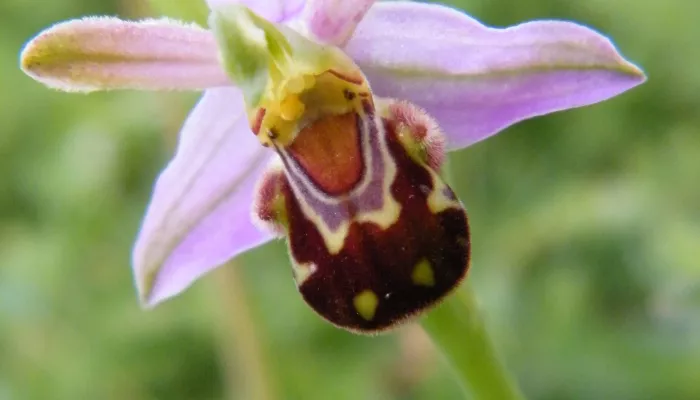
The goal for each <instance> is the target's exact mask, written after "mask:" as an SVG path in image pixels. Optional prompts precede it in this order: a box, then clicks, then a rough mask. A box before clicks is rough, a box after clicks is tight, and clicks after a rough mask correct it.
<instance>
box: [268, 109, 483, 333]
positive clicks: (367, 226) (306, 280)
mask: <svg viewBox="0 0 700 400" xmlns="http://www.w3.org/2000/svg"><path fill="white" fill-rule="evenodd" d="M346 98H348V101H359V102H360V104H361V105H362V106H361V107H358V109H357V112H353V113H350V114H342V115H331V116H327V117H323V118H319V119H318V120H316V121H314V122H312V123H311V124H309V125H307V126H306V127H305V128H304V129H303V130H302V131H300V133H299V135H298V136H297V138H296V139H295V141H294V142H293V143H292V144H291V145H290V146H287V147H284V148H277V151H278V153H279V154H280V158H281V160H282V163H283V167H284V168H283V169H279V168H278V169H276V170H274V171H271V172H270V173H269V174H268V175H267V176H266V177H265V179H264V181H263V183H262V185H261V192H260V193H259V195H258V204H257V213H258V216H259V217H260V219H262V220H263V221H266V222H270V223H273V224H277V225H278V227H280V228H281V229H282V230H284V231H286V233H287V236H288V243H289V250H290V255H291V258H292V261H293V266H294V276H295V279H296V281H297V284H298V288H299V291H300V292H301V294H302V296H303V297H304V300H305V301H306V302H307V303H308V304H309V305H310V306H311V307H312V308H313V309H314V310H315V311H316V312H317V313H319V314H320V315H321V316H322V317H324V318H325V319H327V320H328V321H330V322H331V323H333V324H335V325H337V326H339V327H342V328H345V329H348V330H351V331H355V332H361V333H373V332H378V331H382V330H385V329H388V328H391V327H393V326H395V325H397V324H398V323H401V322H403V321H406V320H407V319H408V318H409V317H411V316H414V315H417V314H419V313H420V312H421V311H424V310H426V309H427V308H429V307H431V306H433V305H435V304H436V303H437V302H438V301H439V300H440V299H442V298H443V297H444V296H445V295H447V294H448V293H449V292H450V291H451V290H453V289H454V288H456V287H457V285H458V284H459V282H460V281H461V280H462V279H463V278H464V276H465V274H466V272H467V269H468V265H469V256H470V242H469V227H468V222H467V215H466V213H465V211H464V208H463V207H462V205H461V203H460V202H459V200H457V199H456V197H455V195H454V193H453V192H452V190H451V189H450V188H449V186H447V185H446V184H445V183H444V181H443V180H442V179H441V178H440V176H439V174H438V173H437V172H436V171H435V169H434V168H439V165H437V164H439V161H441V160H442V154H439V153H440V152H442V137H441V136H440V133H439V132H438V131H437V128H436V127H435V126H434V125H431V123H428V122H430V121H428V119H429V117H427V116H425V115H424V114H422V113H421V111H420V110H418V109H417V108H415V107H414V106H412V105H410V104H408V103H397V102H393V103H390V104H388V105H387V106H385V107H384V108H382V109H381V110H382V115H381V116H378V115H375V109H374V106H373V104H371V103H369V102H368V101H367V100H363V98H366V97H365V96H346ZM356 99H357V100H356ZM426 121H428V122H426ZM436 160H439V161H436Z"/></svg>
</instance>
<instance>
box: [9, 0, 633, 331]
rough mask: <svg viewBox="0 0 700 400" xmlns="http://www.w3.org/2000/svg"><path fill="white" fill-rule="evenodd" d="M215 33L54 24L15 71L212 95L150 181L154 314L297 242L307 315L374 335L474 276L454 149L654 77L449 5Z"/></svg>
mask: <svg viewBox="0 0 700 400" xmlns="http://www.w3.org/2000/svg"><path fill="white" fill-rule="evenodd" d="M209 6H210V8H211V10H212V13H211V16H210V20H209V29H203V28H201V27H199V26H195V25H191V24H185V23H182V22H178V21H173V20H169V19H152V20H144V21H124V20H120V19H117V18H112V17H88V18H83V19H76V20H71V21H66V22H62V23H59V24H56V25H54V26H52V27H50V28H48V29H46V30H45V31H43V32H41V33H39V34H38V35H37V36H36V37H35V38H33V39H32V40H31V41H30V42H29V43H28V44H27V45H26V46H25V48H24V50H23V52H22V54H21V67H22V68H23V70H24V71H25V72H26V73H27V74H28V75H29V76H31V77H32V78H34V79H36V80H37V81H39V82H42V83H44V84H45V85H47V86H49V87H52V88H56V89H60V90H65V91H82V92H87V91H94V90H109V89H144V90H173V89H179V90H203V91H204V94H203V96H202V98H201V99H200V101H199V102H198V104H197V105H196V107H195V108H194V109H193V110H192V112H191V113H190V115H189V117H188V118H187V120H186V122H185V123H184V126H183V128H182V130H181V132H180V136H179V142H178V146H177V149H176V151H175V155H174V157H173V159H172V160H171V161H170V163H169V164H168V165H167V167H166V168H165V169H164V170H163V172H162V173H161V174H160V176H159V177H158V179H157V181H156V183H155V187H154V190H153V195H152V199H151V202H150V204H149V206H148V210H147V212H146V215H145V217H144V220H143V224H142V227H141V230H140V233H139V235H138V238H137V240H136V244H135V247H134V250H133V259H132V262H133V270H134V276H135V281H136V286H137V289H138V292H139V295H140V299H141V301H142V303H143V304H144V305H146V306H153V305H155V304H157V303H159V302H161V301H163V300H165V299H167V298H169V297H172V296H174V295H177V294H178V293H180V292H181V291H183V290H184V289H185V288H187V287H188V286H190V285H191V284H192V283H193V282H194V281H195V280H197V279H198V278H199V277H201V276H202V275H204V274H206V273H207V272H208V271H210V270H212V269H213V268H216V267H217V266H220V265H222V264H223V263H225V262H226V261H227V260H229V259H231V258H232V257H235V256H236V255H238V254H240V253H243V252H245V251H247V250H249V249H252V248H255V247H257V246H260V245H262V244H263V243H266V242H268V241H269V240H271V239H272V238H274V237H279V236H285V237H286V238H287V243H288V247H289V253H290V259H291V261H292V266H293V274H294V278H295V280H296V282H297V286H298V288H299V291H300V292H301V294H302V296H303V297H304V299H305V301H306V302H307V303H308V304H309V305H310V306H311V307H312V308H313V309H314V310H315V311H316V312H318V313H319V314H320V315H321V316H323V317H324V318H326V319H327V320H329V321H330V322H331V323H333V324H335V325H337V326H340V327H343V328H346V329H349V330H352V331H357V332H376V331H380V330H383V329H386V328H389V327H392V326H394V325H395V324H397V323H398V322H401V321H404V320H406V319H407V318H408V317H410V316H412V315H416V314H418V313H419V312H421V311H422V310H425V309H426V308H428V307H430V306H431V305H433V304H435V303H436V302H438V301H439V300H440V299H442V298H443V297H444V296H445V295H446V294H447V293H449V292H450V291H451V290H452V289H454V288H455V287H456V286H457V285H458V284H459V282H460V281H461V280H462V279H463V277H464V276H465V274H466V272H467V269H468V265H469V250H470V238H469V228H468V223H467V217H466V213H465V211H464V208H463V206H462V203H461V202H460V201H459V200H458V199H457V198H456V196H455V194H454V193H453V192H452V190H451V189H450V187H449V186H448V185H447V184H446V183H445V182H444V180H443V179H442V177H441V175H440V167H441V164H442V161H443V159H444V156H445V152H446V151H453V150H458V149H462V148H464V147H467V146H469V145H471V144H473V143H476V142H478V141H480V140H483V139H485V138H487V137H489V136H491V135H494V134H495V133H497V132H499V131H501V130H503V129H504V128H506V127H508V126H510V125H512V124H514V123H516V122H518V121H521V120H524V119H527V118H531V117H535V116H539V115H543V114H547V113H551V112H555V111H560V110H565V109H570V108H574V107H581V106H586V105H590V104H593V103H596V102H600V101H603V100H606V99H608V98H611V97H613V96H616V95H618V94H620V93H622V92H624V91H626V90H628V89H630V88H632V87H634V86H636V85H638V84H640V83H642V82H643V81H644V79H645V77H644V74H643V73H642V72H641V71H640V69H639V68H637V67H636V66H634V65H633V64H631V63H630V62H628V61H626V60H625V59H624V58H623V57H622V56H621V55H620V54H619V53H618V51H617V50H616V49H615V47H614V45H613V44H612V43H611V42H610V40H608V39H607V38H606V37H604V36H602V35H601V34H599V33H597V32H595V31H593V30H591V29H589V28H587V27H584V26H581V25H578V24H575V23H572V22H564V21H535V22H527V23H523V24H519V25H516V26H513V27H508V28H493V27H488V26H485V25H483V24H481V23H480V22H478V21H476V20H475V19H473V18H471V17H469V16H467V15H465V14H463V13H461V12H459V11H457V10H454V9H451V8H448V7H446V6H442V5H437V4H421V3H413V2H402V1H398V2H386V3H384V2H374V1H372V0H357V1H340V0H308V1H302V0H287V1H278V0H262V1H261V0H255V1H253V0H247V1H240V2H236V1H232V0H218V1H214V0H209Z"/></svg>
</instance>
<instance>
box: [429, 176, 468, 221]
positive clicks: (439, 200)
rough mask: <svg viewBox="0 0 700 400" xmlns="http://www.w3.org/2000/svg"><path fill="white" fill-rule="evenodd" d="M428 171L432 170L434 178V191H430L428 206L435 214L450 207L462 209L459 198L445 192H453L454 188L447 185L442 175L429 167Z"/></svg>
mask: <svg viewBox="0 0 700 400" xmlns="http://www.w3.org/2000/svg"><path fill="white" fill-rule="evenodd" d="M427 171H430V176H431V178H432V180H433V191H432V192H430V195H429V196H428V208H429V209H430V211H431V212H432V213H433V214H437V213H440V212H442V211H445V210H447V209H450V208H457V209H461V208H462V205H461V204H460V202H459V200H457V199H451V198H449V197H447V196H446V194H445V192H446V191H449V192H452V189H450V188H449V186H447V184H446V183H445V182H444V181H443V180H442V178H441V177H440V175H438V174H437V173H436V172H435V171H433V170H432V169H430V168H428V169H427Z"/></svg>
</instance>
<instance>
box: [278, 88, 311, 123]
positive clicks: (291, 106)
mask: <svg viewBox="0 0 700 400" xmlns="http://www.w3.org/2000/svg"><path fill="white" fill-rule="evenodd" d="M279 107H280V116H281V117H282V118H283V119H285V120H287V121H294V120H297V119H298V118H299V117H301V115H302V114H303V113H304V109H305V107H304V103H302V102H301V101H300V100H299V96H297V95H295V94H292V95H288V96H287V97H286V98H285V99H284V100H282V103H281V104H280V105H279Z"/></svg>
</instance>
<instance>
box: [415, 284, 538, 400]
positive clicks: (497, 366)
mask: <svg viewBox="0 0 700 400" xmlns="http://www.w3.org/2000/svg"><path fill="white" fill-rule="evenodd" d="M421 323H422V325H423V328H424V329H425V330H426V332H428V335H429V336H430V337H431V339H432V340H433V343H435V345H436V346H437V348H438V349H440V351H441V352H442V354H443V356H444V357H445V358H446V359H447V361H448V362H449V363H450V364H451V366H452V368H453V370H454V372H455V373H456V375H457V378H458V379H459V381H460V383H461V384H462V387H463V389H464V390H465V392H466V393H467V395H468V396H469V397H470V398H473V399H476V400H491V399H494V400H511V399H523V398H524V397H523V395H522V394H521V392H520V390H519V389H518V387H517V385H516V384H515V380H514V379H513V378H512V377H510V376H509V374H508V372H507V371H506V370H505V368H504V367H503V365H502V364H501V362H500V361H499V360H498V357H497V355H496V351H495V349H494V347H493V344H492V343H491V340H490V339H489V337H488V333H487V332H486V328H485V326H484V323H483V321H482V319H481V316H480V314H479V310H478V307H477V304H476V299H475V297H474V293H473V291H472V289H471V287H470V286H469V284H465V285H463V287H462V288H460V289H459V290H457V291H456V292H455V293H453V294H452V295H450V296H448V298H447V299H446V300H445V301H444V302H443V303H442V304H441V305H440V306H438V307H437V308H436V309H435V310H433V311H431V312H430V313H428V315H427V316H426V317H424V318H423V319H422V321H421Z"/></svg>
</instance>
